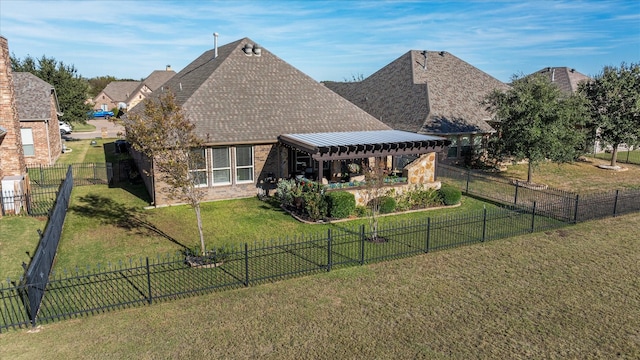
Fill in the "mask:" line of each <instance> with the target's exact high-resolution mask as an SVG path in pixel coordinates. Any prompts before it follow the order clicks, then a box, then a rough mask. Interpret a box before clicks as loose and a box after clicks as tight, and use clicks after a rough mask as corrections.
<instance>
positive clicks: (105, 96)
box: [93, 81, 141, 110]
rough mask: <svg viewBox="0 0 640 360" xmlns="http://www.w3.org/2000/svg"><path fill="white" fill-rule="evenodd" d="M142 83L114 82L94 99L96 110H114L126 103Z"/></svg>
mask: <svg viewBox="0 0 640 360" xmlns="http://www.w3.org/2000/svg"><path fill="white" fill-rule="evenodd" d="M140 83H141V82H140V81H112V82H110V83H109V84H108V85H107V86H106V87H105V88H104V89H102V91H100V93H99V94H98V95H96V97H94V98H93V109H94V110H112V109H115V108H117V107H118V104H120V103H125V104H126V101H127V99H128V98H129V96H131V94H133V92H134V91H135V90H136V89H137V88H138V86H140Z"/></svg>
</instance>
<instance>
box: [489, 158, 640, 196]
mask: <svg viewBox="0 0 640 360" xmlns="http://www.w3.org/2000/svg"><path fill="white" fill-rule="evenodd" d="M598 164H606V165H608V164H609V162H608V161H606V160H601V159H593V158H589V162H575V163H571V164H560V165H559V164H553V163H545V164H541V165H540V166H539V167H538V168H536V169H535V170H534V172H533V182H534V183H538V184H546V185H548V186H550V187H553V188H556V189H561V190H566V191H572V192H576V193H592V192H601V191H604V190H615V189H625V188H626V189H639V188H640V165H633V164H620V165H621V166H622V167H625V168H627V169H628V170H626V171H611V170H604V169H600V168H599V167H597V165H598ZM527 168H528V165H527V164H519V165H510V166H509V167H508V168H507V170H506V171H502V172H499V173H497V175H498V176H501V177H504V178H508V179H520V180H526V179H527Z"/></svg>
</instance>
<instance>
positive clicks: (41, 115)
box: [13, 72, 62, 121]
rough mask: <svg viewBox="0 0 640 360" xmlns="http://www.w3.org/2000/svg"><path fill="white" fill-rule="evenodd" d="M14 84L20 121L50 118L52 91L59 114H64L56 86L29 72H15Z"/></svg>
mask: <svg viewBox="0 0 640 360" xmlns="http://www.w3.org/2000/svg"><path fill="white" fill-rule="evenodd" d="M13 84H14V87H15V92H16V109H17V110H18V119H20V121H33V120H50V119H51V94H52V93H53V96H54V102H55V106H56V112H57V113H58V116H62V112H61V111H60V108H59V105H58V98H57V95H56V93H55V88H54V87H53V86H52V85H51V84H49V83H48V82H46V81H44V80H42V79H40V78H39V77H37V76H35V75H33V74H31V73H28V72H15V73H13Z"/></svg>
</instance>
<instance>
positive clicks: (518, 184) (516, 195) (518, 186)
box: [513, 180, 520, 205]
mask: <svg viewBox="0 0 640 360" xmlns="http://www.w3.org/2000/svg"><path fill="white" fill-rule="evenodd" d="M519 188H520V182H519V181H518V180H516V194H515V196H514V197H513V204H514V205H518V189H519Z"/></svg>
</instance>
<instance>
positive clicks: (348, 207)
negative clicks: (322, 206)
mask: <svg viewBox="0 0 640 360" xmlns="http://www.w3.org/2000/svg"><path fill="white" fill-rule="evenodd" d="M327 205H328V207H329V216H330V217H332V218H336V219H344V218H346V217H347V216H349V215H351V214H352V213H353V212H354V211H355V209H356V197H355V196H354V195H353V194H352V193H350V192H346V191H333V192H329V193H327Z"/></svg>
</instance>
